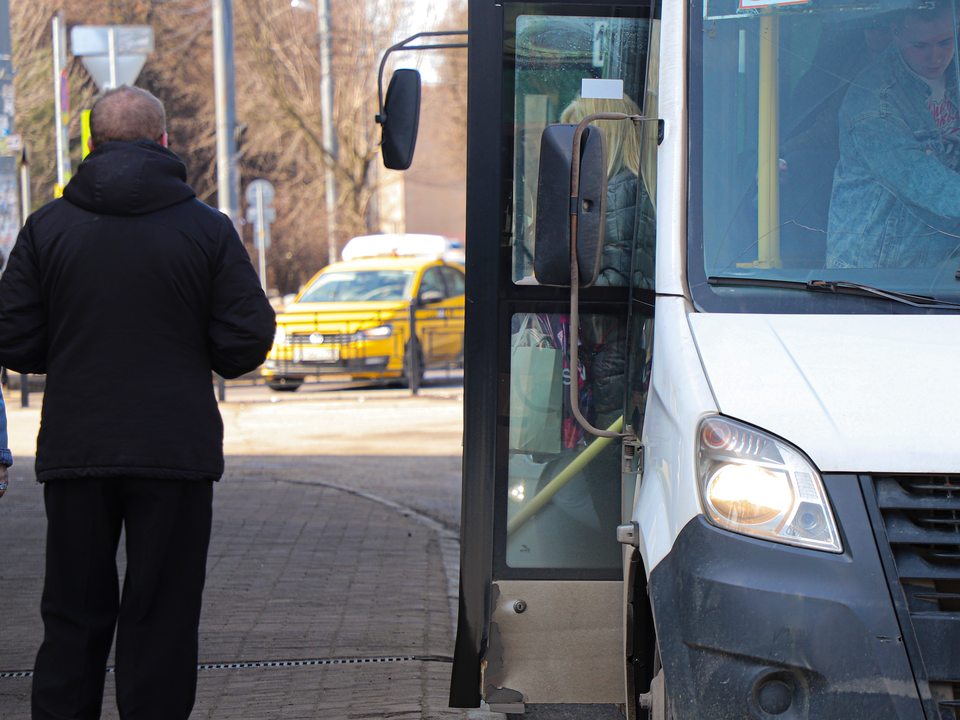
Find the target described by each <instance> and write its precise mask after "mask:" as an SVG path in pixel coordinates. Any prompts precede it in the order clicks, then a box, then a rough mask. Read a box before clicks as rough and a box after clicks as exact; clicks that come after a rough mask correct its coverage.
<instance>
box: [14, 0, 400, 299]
mask: <svg viewBox="0 0 960 720" xmlns="http://www.w3.org/2000/svg"><path fill="white" fill-rule="evenodd" d="M11 6H12V7H11V12H12V17H11V19H12V25H13V34H14V37H13V44H14V62H15V65H16V67H17V70H18V74H17V76H16V87H17V96H18V97H17V109H18V111H17V123H18V129H19V130H20V131H21V132H22V133H23V135H24V138H25V140H27V141H28V142H29V143H30V145H31V147H32V149H33V156H34V164H33V168H32V170H33V177H34V187H33V190H34V194H33V195H34V198H35V205H36V206H37V207H39V205H42V204H43V203H45V202H48V201H49V200H51V199H52V197H53V184H54V182H55V178H56V170H55V160H54V149H53V148H54V132H53V113H54V110H53V87H54V85H53V68H52V57H51V55H52V53H51V36H50V20H51V18H52V15H53V13H54V12H55V11H56V9H58V8H62V9H63V10H64V11H65V13H66V16H67V24H68V26H72V25H75V24H85V25H94V24H148V25H151V26H152V27H153V28H154V32H155V35H156V51H155V52H154V53H153V55H152V56H151V57H150V58H149V59H148V61H147V64H146V65H145V67H144V69H143V72H142V74H141V76H140V79H139V80H138V81H137V84H138V85H139V86H141V87H144V88H146V89H147V90H150V91H151V92H153V93H154V94H155V95H157V96H158V97H160V98H161V99H162V100H163V101H164V104H165V105H166V108H167V115H168V130H169V133H170V140H171V149H173V150H174V151H175V152H176V153H177V154H179V155H180V157H181V158H182V159H183V161H184V162H185V163H186V165H187V172H188V181H189V182H190V184H191V185H192V186H193V187H194V189H195V190H196V191H197V195H198V197H199V198H200V199H201V200H204V201H206V202H209V203H210V204H214V205H215V204H216V134H215V119H214V107H213V69H212V57H213V49H212V37H211V21H210V4H209V2H208V0H17V1H16V2H13V3H11ZM234 9H235V33H236V64H237V68H236V70H237V72H236V77H237V117H238V122H239V123H240V133H239V135H240V138H239V139H240V143H239V147H240V153H241V156H240V167H239V169H240V174H241V182H242V183H243V184H244V185H245V184H246V183H247V182H249V181H250V180H253V179H254V178H257V177H263V178H267V179H269V180H271V181H272V182H273V183H274V185H275V186H276V188H277V198H276V200H275V205H276V208H277V222H276V224H275V225H274V228H273V247H272V248H271V250H270V251H269V254H268V258H267V260H268V265H269V272H270V282H271V284H272V285H275V286H276V287H278V288H279V289H280V290H281V292H291V291H294V290H296V289H297V288H298V287H299V286H300V285H301V284H302V283H303V282H305V281H306V280H307V279H309V277H310V276H311V275H313V274H314V273H315V272H316V271H318V270H319V269H320V268H322V267H323V265H325V264H326V257H327V238H326V236H325V235H326V232H325V227H326V223H325V217H324V202H323V196H324V186H323V175H324V172H323V170H324V163H331V164H332V167H333V169H334V173H335V176H336V179H337V186H338V203H337V234H338V238H337V240H338V243H340V244H342V242H343V241H344V240H346V239H348V238H349V237H352V236H353V235H357V234H362V233H365V232H370V231H373V230H376V218H375V217H374V216H373V211H374V209H375V202H374V199H375V195H376V190H377V183H378V173H377V169H376V163H377V162H378V154H379V153H378V147H377V143H378V141H379V128H377V126H376V125H374V123H373V116H374V114H375V113H376V77H377V75H376V73H377V67H378V63H379V60H380V55H381V53H382V51H383V50H384V49H385V48H386V47H387V46H389V45H390V44H391V43H392V41H393V40H394V38H393V33H394V32H395V30H396V28H398V27H401V26H402V25H403V24H404V21H405V19H406V13H407V12H408V3H406V2H405V0H333V27H332V32H333V40H334V42H333V71H334V77H335V79H336V98H335V111H334V115H335V117H334V124H335V127H336V132H337V137H338V141H339V153H338V155H337V157H336V158H330V157H326V156H325V155H324V153H323V144H322V141H321V129H320V128H321V124H320V121H321V118H320V98H319V85H320V68H319V60H318V45H317V41H318V37H317V22H316V19H315V17H312V16H311V15H309V14H307V13H302V12H298V11H297V10H294V9H292V8H291V7H290V4H289V0H243V1H242V2H235V5H234ZM69 73H70V76H69V80H70V87H71V105H72V108H73V110H72V114H71V122H70V137H71V156H72V160H73V163H74V166H76V165H77V164H78V163H79V161H80V126H79V115H80V111H81V110H83V109H86V108H89V107H90V106H91V105H92V102H93V100H94V99H95V96H96V93H97V89H96V86H95V85H94V83H93V81H92V79H91V78H90V77H89V76H88V74H87V73H86V70H85V69H84V68H83V66H82V64H81V63H80V61H79V60H78V59H73V60H72V61H71V62H70V64H69ZM245 235H246V236H247V239H248V240H252V233H251V232H246V233H245Z"/></svg>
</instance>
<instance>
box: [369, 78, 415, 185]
mask: <svg viewBox="0 0 960 720" xmlns="http://www.w3.org/2000/svg"><path fill="white" fill-rule="evenodd" d="M377 122H378V123H380V126H381V127H382V128H383V142H382V147H381V152H382V154H383V164H384V166H385V167H387V168H389V169H391V170H406V169H407V168H409V167H410V163H412V162H413V151H414V148H416V145H417V127H418V126H419V124H420V73H419V72H417V71H416V70H411V69H408V68H403V69H400V70H397V71H396V72H395V73H394V74H393V77H392V78H390V85H389V86H388V87H387V97H386V99H385V100H384V101H383V112H382V113H381V114H379V115H377Z"/></svg>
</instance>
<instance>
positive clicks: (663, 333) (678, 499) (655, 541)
mask: <svg viewBox="0 0 960 720" xmlns="http://www.w3.org/2000/svg"><path fill="white" fill-rule="evenodd" d="M689 312H692V307H691V306H690V304H689V303H688V302H687V301H686V300H685V299H684V298H681V297H658V298H657V304H656V310H655V313H654V318H655V319H654V323H655V325H654V343H653V367H652V373H653V374H652V377H651V379H650V391H649V395H648V398H647V411H646V415H645V416H644V422H643V431H642V437H641V442H642V443H643V446H644V459H643V481H642V482H641V484H640V489H639V490H638V492H637V495H636V498H637V499H636V503H635V505H634V510H633V520H635V521H636V522H637V524H638V525H639V526H640V537H639V549H640V555H641V557H642V558H643V562H644V567H645V569H646V572H647V575H648V577H649V574H650V572H651V571H652V570H653V568H655V567H656V566H657V563H659V562H660V561H661V560H662V559H663V558H664V557H665V556H666V554H667V553H669V552H670V549H671V548H672V547H673V542H674V540H675V539H676V537H677V535H679V533H680V530H682V529H683V527H684V526H685V525H686V524H687V523H688V522H689V521H690V520H691V519H692V518H694V517H696V516H697V515H699V514H700V512H701V510H700V499H699V496H698V493H697V487H696V467H695V463H696V444H695V443H696V428H697V424H698V423H699V421H700V418H702V417H703V416H705V415H708V414H713V413H716V412H717V405H716V403H715V402H714V399H713V396H712V395H711V393H710V387H709V386H708V385H707V382H706V378H705V377H704V374H703V367H702V366H701V364H700V359H699V357H698V355H697V349H696V345H695V343H694V341H693V335H692V333H691V332H690V325H689V323H688V322H687V313H689Z"/></svg>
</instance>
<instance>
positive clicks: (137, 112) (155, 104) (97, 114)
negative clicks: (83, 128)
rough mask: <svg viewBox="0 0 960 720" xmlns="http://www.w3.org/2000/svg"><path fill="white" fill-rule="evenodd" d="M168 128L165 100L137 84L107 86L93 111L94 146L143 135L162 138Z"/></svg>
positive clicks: (132, 140) (138, 138)
mask: <svg viewBox="0 0 960 720" xmlns="http://www.w3.org/2000/svg"><path fill="white" fill-rule="evenodd" d="M165 132H166V115H165V113H164V111H163V103H162V102H160V101H159V100H158V99H157V98H156V97H154V96H153V95H151V94H150V93H148V92H147V91H146V90H142V89H140V88H137V87H130V86H129V85H121V86H120V87H118V88H116V89H114V90H107V92H105V93H104V94H103V95H101V96H100V98H99V99H98V100H97V102H95V103H94V105H93V109H92V110H91V111H90V137H91V139H92V140H93V145H94V147H97V146H98V145H102V144H103V143H107V142H134V141H135V140H140V139H141V138H147V139H148V140H155V141H158V142H159V140H160V137H161V136H162V135H163V134H164V133H165Z"/></svg>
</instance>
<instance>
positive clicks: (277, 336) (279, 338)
mask: <svg viewBox="0 0 960 720" xmlns="http://www.w3.org/2000/svg"><path fill="white" fill-rule="evenodd" d="M286 341H287V331H286V330H285V329H284V327H283V325H277V331H276V332H275V333H274V334H273V342H274V344H276V345H283V344H284V343H285V342H286Z"/></svg>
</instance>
